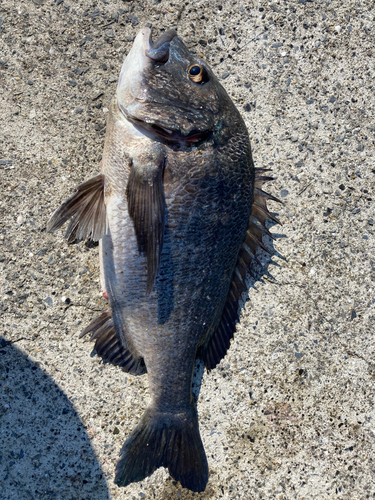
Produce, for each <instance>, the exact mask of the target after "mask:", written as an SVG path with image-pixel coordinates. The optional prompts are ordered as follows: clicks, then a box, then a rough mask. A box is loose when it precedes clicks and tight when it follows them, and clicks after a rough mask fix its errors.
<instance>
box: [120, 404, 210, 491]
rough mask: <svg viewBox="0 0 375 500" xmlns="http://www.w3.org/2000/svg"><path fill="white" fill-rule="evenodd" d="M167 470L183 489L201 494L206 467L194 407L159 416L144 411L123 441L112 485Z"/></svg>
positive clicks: (126, 483)
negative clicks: (159, 470) (164, 468)
mask: <svg viewBox="0 0 375 500" xmlns="http://www.w3.org/2000/svg"><path fill="white" fill-rule="evenodd" d="M162 466H164V467H166V468H168V469H169V472H170V474H171V476H172V477H173V479H175V480H177V481H180V483H181V485H182V486H183V487H184V488H188V489H189V490H192V491H197V492H200V491H204V489H205V488H206V485H207V481H208V464H207V458H206V454H205V452H204V448H203V443H202V440H201V437H200V435H199V428H198V416H197V412H196V410H195V408H194V407H191V409H190V410H189V411H188V412H186V413H180V414H173V413H158V412H156V411H155V410H154V409H153V408H147V409H146V411H145V413H144V415H143V416H142V418H141V420H140V422H139V423H138V425H137V427H136V428H135V429H134V430H133V432H132V433H131V434H130V436H129V437H128V439H127V440H126V441H125V444H124V446H123V447H122V450H121V453H120V459H119V461H118V462H117V466H116V477H115V483H116V484H117V485H118V486H127V485H128V484H130V483H133V482H136V481H141V480H142V479H144V478H145V477H147V476H150V475H151V474H152V473H153V472H154V471H155V470H156V469H157V468H159V467H162Z"/></svg>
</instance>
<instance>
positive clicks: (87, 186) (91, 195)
mask: <svg viewBox="0 0 375 500" xmlns="http://www.w3.org/2000/svg"><path fill="white" fill-rule="evenodd" d="M70 218H71V221H70V224H69V226H68V229H67V231H66V233H65V237H66V238H67V240H68V241H69V242H72V241H74V240H75V239H78V240H83V239H87V238H91V239H92V240H94V241H98V240H100V239H101V238H102V237H103V235H104V234H105V232H106V208H105V203H104V176H103V175H102V174H99V175H97V176H96V177H92V178H91V179H89V180H88V181H86V182H83V183H82V184H80V185H79V186H78V187H77V191H76V192H75V193H74V194H73V196H71V197H70V198H68V199H67V200H66V201H65V202H64V203H63V204H62V205H61V206H60V207H59V208H58V209H57V210H56V211H55V213H54V214H53V215H52V217H51V218H50V220H49V221H48V223H47V231H51V232H52V231H55V229H58V228H59V227H61V226H62V225H63V224H64V223H65V222H66V221H67V220H68V219H70Z"/></svg>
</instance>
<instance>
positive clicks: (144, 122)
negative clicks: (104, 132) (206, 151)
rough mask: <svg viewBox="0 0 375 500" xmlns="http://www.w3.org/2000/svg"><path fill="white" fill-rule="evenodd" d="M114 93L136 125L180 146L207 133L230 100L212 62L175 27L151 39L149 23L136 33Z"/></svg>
mask: <svg viewBox="0 0 375 500" xmlns="http://www.w3.org/2000/svg"><path fill="white" fill-rule="evenodd" d="M116 98H117V106H118V108H119V110H120V112H121V113H122V114H123V115H124V116H125V118H126V119H127V120H129V121H130V122H132V123H133V125H135V126H136V127H137V128H139V129H140V130H141V131H142V132H143V133H145V134H146V135H148V136H150V137H151V138H153V139H155V140H158V141H161V142H164V143H166V144H169V145H173V146H175V147H177V148H181V147H184V146H191V145H193V144H196V143H199V142H202V141H203V140H205V139H206V138H207V137H209V136H210V135H211V134H212V132H213V131H214V129H215V127H217V126H218V123H219V121H220V117H221V115H222V113H221V111H222V109H221V108H222V107H223V102H227V101H228V100H229V98H228V96H227V94H226V92H225V90H224V89H223V87H222V86H221V85H220V83H219V81H218V80H217V78H216V77H215V75H214V74H213V72H212V70H211V68H210V67H209V66H208V64H207V63H206V62H205V61H204V60H203V59H201V58H199V57H196V56H195V55H193V54H191V53H190V52H189V50H188V49H187V47H186V46H185V44H184V43H183V41H182V40H181V39H180V38H179V37H178V36H177V34H176V32H175V31H174V30H168V31H166V32H164V33H163V34H162V35H161V36H160V37H159V38H158V39H157V40H156V41H155V42H154V43H153V42H152V39H151V30H150V29H149V28H144V29H142V30H141V31H140V32H139V33H138V35H137V37H136V38H135V40H134V44H133V47H132V49H131V50H130V52H129V54H128V56H127V57H126V59H125V61H124V64H123V66H122V69H121V73H120V78H119V82H118V86H117V94H116Z"/></svg>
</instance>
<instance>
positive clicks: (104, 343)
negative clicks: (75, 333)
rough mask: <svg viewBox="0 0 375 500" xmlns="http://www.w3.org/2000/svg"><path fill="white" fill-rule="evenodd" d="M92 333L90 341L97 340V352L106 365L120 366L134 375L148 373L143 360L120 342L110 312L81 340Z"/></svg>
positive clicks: (86, 330)
mask: <svg viewBox="0 0 375 500" xmlns="http://www.w3.org/2000/svg"><path fill="white" fill-rule="evenodd" d="M90 332H91V333H92V335H91V337H90V341H93V340H95V346H94V348H95V350H96V352H97V354H98V356H100V357H101V358H102V360H103V361H104V362H105V363H111V364H112V365H115V366H119V367H120V368H121V369H122V370H123V371H124V372H128V373H131V374H133V375H143V374H144V373H147V369H146V365H145V363H144V360H143V358H141V357H135V356H134V355H132V354H131V352H130V351H129V350H128V349H126V348H125V347H124V346H123V345H122V343H121V342H120V340H119V338H118V335H117V333H116V329H115V325H114V323H113V319H112V312H111V311H110V310H108V311H104V312H103V313H102V314H101V315H100V316H99V317H97V318H95V319H94V320H93V321H92V322H91V323H90V324H89V325H88V326H87V327H86V328H85V329H84V330H83V332H82V333H81V334H80V336H79V337H80V338H82V337H84V336H85V335H86V334H87V333H90Z"/></svg>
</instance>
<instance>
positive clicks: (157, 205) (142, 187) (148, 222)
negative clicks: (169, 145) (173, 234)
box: [126, 165, 165, 295]
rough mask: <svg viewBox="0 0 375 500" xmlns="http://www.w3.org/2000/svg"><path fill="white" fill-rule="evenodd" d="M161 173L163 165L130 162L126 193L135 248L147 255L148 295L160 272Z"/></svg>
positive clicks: (161, 238)
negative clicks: (140, 164) (136, 246)
mask: <svg viewBox="0 0 375 500" xmlns="http://www.w3.org/2000/svg"><path fill="white" fill-rule="evenodd" d="M162 176H163V166H159V167H155V166H149V165H146V166H139V165H136V166H135V165H133V166H132V168H131V172H130V176H129V181H128V186H127V193H126V194H127V198H128V210H129V215H130V217H131V218H132V220H133V224H134V230H135V234H136V237H137V243H138V250H139V252H140V253H141V254H144V255H146V258H147V290H146V293H147V295H148V294H149V293H150V292H151V289H152V286H153V284H154V282H155V278H156V276H157V274H158V272H159V266H160V254H161V251H162V248H163V235H164V224H165V222H164V218H165V196H164V188H163V180H162Z"/></svg>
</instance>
